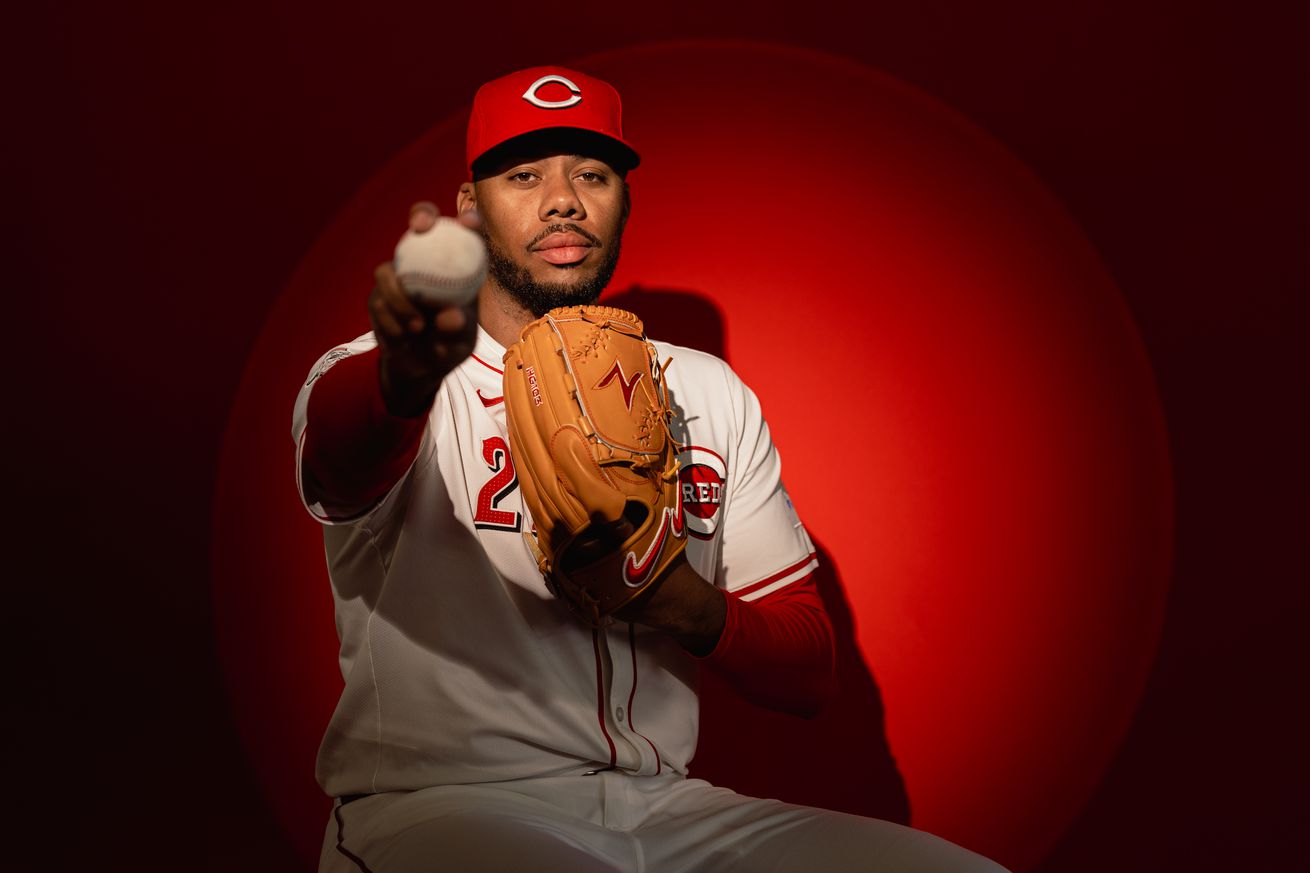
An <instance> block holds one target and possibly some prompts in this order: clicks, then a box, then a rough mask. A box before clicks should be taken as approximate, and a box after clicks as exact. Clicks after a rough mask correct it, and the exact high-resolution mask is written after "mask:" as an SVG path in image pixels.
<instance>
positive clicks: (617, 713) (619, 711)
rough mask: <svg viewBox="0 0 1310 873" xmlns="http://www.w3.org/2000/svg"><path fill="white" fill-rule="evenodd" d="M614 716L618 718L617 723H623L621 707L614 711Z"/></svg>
mask: <svg viewBox="0 0 1310 873" xmlns="http://www.w3.org/2000/svg"><path fill="white" fill-rule="evenodd" d="M614 715H615V716H617V717H618V719H619V721H623V707H621V706H620V707H619V708H618V709H616V710H614Z"/></svg>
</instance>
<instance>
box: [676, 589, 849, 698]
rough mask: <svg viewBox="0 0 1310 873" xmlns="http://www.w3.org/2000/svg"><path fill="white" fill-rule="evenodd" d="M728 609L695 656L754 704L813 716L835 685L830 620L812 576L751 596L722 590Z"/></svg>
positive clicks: (834, 653) (832, 691) (831, 692)
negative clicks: (704, 651) (709, 647)
mask: <svg viewBox="0 0 1310 873" xmlns="http://www.w3.org/2000/svg"><path fill="white" fill-rule="evenodd" d="M724 598H725V600H726V601H727V605H728V613H727V618H726V620H725V622H724V625H723V633H722V634H721V635H720V636H719V642H718V645H716V646H715V648H714V651H712V652H710V653H709V654H708V655H706V656H705V657H704V658H702V659H701V661H702V663H704V664H705V666H706V667H708V668H709V669H711V670H713V671H714V672H715V673H717V674H718V675H719V676H721V677H722V678H723V679H724V680H725V681H726V682H727V683H728V684H729V685H731V686H732V687H733V688H734V689H735V690H736V691H737V693H738V694H740V695H741V696H742V697H744V698H746V699H747V700H749V701H750V702H751V703H755V704H757V705H759V706H763V707H766V708H768V709H776V710H781V711H783V712H790V713H792V714H794V715H799V716H802V717H805V718H810V717H813V716H814V715H816V714H818V712H819V710H820V709H822V708H823V706H824V705H825V704H826V703H827V702H828V701H830V700H831V699H832V697H833V696H834V695H835V694H836V691H837V675H836V649H835V647H834V644H833V632H832V622H831V621H830V620H829V618H828V613H827V611H826V610H825V609H824V607H823V600H822V599H821V598H820V597H819V591H818V587H817V585H815V582H814V577H813V576H812V575H811V576H807V577H805V578H804V579H801V580H799V581H797V582H794V583H792V584H791V585H788V586H787V587H786V588H783V589H781V590H779V591H775V592H773V593H772V594H768V595H766V596H764V597H761V598H760V599H758V600H754V601H745V600H741V599H740V598H738V597H736V596H734V595H733V594H730V593H725V594H724Z"/></svg>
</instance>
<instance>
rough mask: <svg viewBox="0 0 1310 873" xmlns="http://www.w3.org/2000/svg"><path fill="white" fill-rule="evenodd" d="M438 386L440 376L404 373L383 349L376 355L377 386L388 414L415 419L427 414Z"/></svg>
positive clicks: (439, 385) (439, 384)
mask: <svg viewBox="0 0 1310 873" xmlns="http://www.w3.org/2000/svg"><path fill="white" fill-rule="evenodd" d="M440 387H441V377H440V376H434V375H430V374H426V373H422V374H405V373H404V371H403V368H400V367H397V366H396V362H395V360H394V359H393V358H392V357H391V355H389V354H388V353H387V352H386V351H385V350H383V351H382V353H381V355H380V356H379V358H378V389H379V391H380V392H381V394H382V404H383V406H384V407H385V408H386V410H387V413H388V414H389V415H392V416H394V417H396V418H418V417H420V416H422V415H424V414H426V413H427V411H428V409H429V408H430V407H431V406H432V401H433V398H435V397H436V396H437V389H438V388H440Z"/></svg>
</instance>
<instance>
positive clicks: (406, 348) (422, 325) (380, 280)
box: [368, 200, 482, 418]
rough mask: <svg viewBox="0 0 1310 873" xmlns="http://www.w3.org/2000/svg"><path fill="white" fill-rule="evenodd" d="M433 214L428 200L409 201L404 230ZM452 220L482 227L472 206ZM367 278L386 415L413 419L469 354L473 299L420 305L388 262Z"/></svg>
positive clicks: (424, 224)
mask: <svg viewBox="0 0 1310 873" xmlns="http://www.w3.org/2000/svg"><path fill="white" fill-rule="evenodd" d="M439 214H440V213H439V212H438V210H437V207H436V205H435V204H434V203H432V202H431V201H427V200H424V201H420V202H418V203H415V204H414V205H413V206H411V207H410V210H409V228H410V230H412V231H414V232H415V233H426V232H427V231H429V230H431V229H432V227H433V226H434V225H435V224H436V222H437V217H438V215H439ZM457 220H458V221H459V223H460V224H462V225H464V226H465V227H467V228H469V229H470V230H480V229H481V228H482V219H481V217H480V216H479V215H478V213H477V212H476V211H474V210H469V211H466V212H461V213H460V214H459V216H458V218H457ZM373 280H374V286H373V291H372V293H370V294H369V297H368V315H369V321H370V322H371V323H372V325H373V334H374V336H376V337H377V341H378V346H379V348H380V349H381V353H382V358H381V364H380V373H379V378H380V381H381V386H382V396H383V400H384V401H385V402H386V405H387V410H388V411H389V412H391V414H393V415H397V416H400V417H404V418H413V417H416V416H418V415H422V414H423V413H424V412H425V411H426V410H427V408H428V406H430V405H431V403H432V398H433V396H434V395H435V394H436V392H437V388H439V387H440V385H441V380H442V379H444V378H445V377H446V374H447V373H449V372H450V371H451V370H453V369H455V367H457V366H459V364H460V363H462V362H463V361H464V360H465V359H466V358H467V357H468V356H469V355H471V354H472V353H473V345H474V342H475V341H476V339H477V330H478V304H477V298H476V297H475V298H474V299H473V300H472V301H470V302H469V303H467V304H465V305H454V306H441V307H435V308H434V307H430V306H425V305H423V304H421V303H419V302H418V301H416V300H415V299H414V298H413V297H411V296H410V295H409V294H408V293H406V292H405V289H404V288H403V287H402V286H401V284H400V281H399V280H398V279H397V278H396V271H395V269H394V268H393V266H392V263H391V262H390V261H385V262H383V263H381V264H379V265H378V266H377V269H376V270H374V271H373Z"/></svg>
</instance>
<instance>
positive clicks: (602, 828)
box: [293, 67, 1000, 873]
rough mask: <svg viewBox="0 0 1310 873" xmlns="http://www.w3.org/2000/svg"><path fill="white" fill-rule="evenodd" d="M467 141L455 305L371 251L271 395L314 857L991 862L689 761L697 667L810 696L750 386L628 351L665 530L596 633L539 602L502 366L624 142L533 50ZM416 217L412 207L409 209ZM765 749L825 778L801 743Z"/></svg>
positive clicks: (605, 98)
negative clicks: (469, 243) (711, 774)
mask: <svg viewBox="0 0 1310 873" xmlns="http://www.w3.org/2000/svg"><path fill="white" fill-rule="evenodd" d="M467 145H468V149H467V159H468V169H469V179H468V181H467V182H465V183H464V184H463V185H461V187H460V189H459V192H458V196H457V201H456V202H457V212H458V216H459V220H460V221H461V222H463V223H464V224H465V225H466V226H468V227H471V228H475V229H477V230H479V231H480V232H481V234H482V236H483V238H484V240H485V242H486V247H487V254H488V263H489V269H488V276H487V279H486V281H485V282H484V283H483V285H482V287H481V289H480V292H479V295H478V298H477V300H476V301H475V302H474V303H471V304H469V305H467V306H447V307H440V308H436V309H432V308H427V307H424V306H421V305H419V304H418V303H416V302H415V301H414V300H412V299H411V298H410V297H409V296H407V294H406V293H405V292H404V290H403V289H402V287H401V286H400V285H399V283H398V282H397V280H396V276H395V273H394V271H393V270H392V268H391V265H390V264H383V265H381V266H379V267H378V269H377V271H376V273H375V280H376V285H375V287H374V289H373V291H372V293H371V295H370V297H369V300H368V311H369V317H370V320H371V323H372V330H371V331H370V332H369V333H367V334H365V335H363V336H361V337H359V338H358V339H356V340H354V341H352V342H347V343H344V344H342V345H340V346H338V347H336V348H334V349H332V350H330V351H329V352H327V354H325V355H324V356H323V357H322V358H320V359H319V361H318V362H317V363H316V364H315V365H314V366H313V368H312V369H311V371H310V374H309V378H308V380H307V382H306V383H305V385H304V387H303V388H302V390H301V392H300V396H299V398H298V399H297V401H296V406H295V412H294V424H293V436H294V437H295V440H296V445H297V461H296V466H297V483H298V486H299V488H300V492H301V495H302V498H303V500H304V504H305V506H306V508H307V509H308V510H309V512H310V513H311V514H312V515H313V516H314V518H315V519H317V520H318V521H319V522H320V523H321V524H322V525H323V533H324V542H325V546H326V554H327V562H328V569H329V574H330V576H331V580H332V588H333V595H334V598H335V603H336V616H337V630H338V633H339V636H340V639H341V652H340V666H341V670H342V675H343V677H344V679H345V689H344V691H343V693H342V695H341V699H340V701H339V703H338V705H337V708H336V711H335V713H334V714H333V716H332V719H331V722H330V724H329V725H328V728H327V731H326V734H325V736H324V738H323V742H322V745H321V747H320V749H319V755H318V763H317V778H318V781H319V783H320V785H322V787H323V789H324V790H325V791H326V792H327V793H328V794H329V795H330V796H331V797H333V798H335V802H334V808H333V811H332V815H331V818H330V820H329V822H328V825H327V829H326V833H325V838H324V843H323V852H322V857H321V864H320V870H321V871H323V873H329V871H343V873H344V871H379V873H381V871H429V870H433V871H435V870H457V871H504V870H539V871H568V873H578V871H593V870H594V871H640V870H652V871H669V873H673V871H693V870H694V871H719V870H742V871H764V870H800V869H805V870H824V871H837V870H887V871H909V870H914V871H920V870H924V871H926V870H962V871H963V870H968V871H974V870H978V871H982V870H987V871H994V870H999V869H1000V868H999V867H997V866H996V865H995V864H993V863H992V862H990V861H988V860H987V859H985V858H982V857H980V856H978V855H976V854H973V853H971V852H968V851H967V850H965V849H962V848H960V847H958V846H955V845H953V844H951V843H948V842H946V841H944V840H941V839H939V838H937V837H934V836H931V835H929V834H926V833H923V832H920V831H916V830H913V829H910V828H906V827H903V826H900V825H896V824H891V823H888V822H883V821H878V820H874V819H868V818H862V817H859V816H853V815H847V814H844V813H838V812H832V811H828V810H821V809H815V808H810V807H803V806H796V805H792V804H786V803H782V802H779V801H775V800H762V799H756V798H750V797H743V796H740V795H738V794H736V793H734V792H732V791H730V790H728V789H726V788H719V787H714V786H712V785H710V784H708V783H706V782H704V781H703V780H698V779H691V778H688V777H687V767H688V763H689V762H690V760H691V757H692V754H693V752H694V750H695V746H696V734H697V716H698V703H697V692H696V688H697V674H698V670H699V669H700V667H701V666H702V665H703V666H705V667H706V668H708V669H711V670H714V671H716V672H718V673H719V674H720V675H722V676H723V677H724V678H725V679H726V680H727V682H728V683H730V684H731V686H733V687H734V688H735V689H736V690H737V691H738V692H739V693H741V694H742V695H744V696H745V697H746V698H747V699H749V700H752V701H754V702H756V703H758V704H760V705H762V706H766V707H770V708H773V709H777V710H782V711H787V712H792V713H796V714H800V715H810V714H813V713H815V712H816V711H818V710H819V708H820V707H821V706H822V705H823V703H824V701H825V699H826V698H828V697H829V696H830V695H831V693H832V691H833V685H834V675H833V673H834V655H833V641H832V629H831V626H830V624H829V620H828V617H827V615H826V614H825V612H824V608H823V605H822V602H821V601H820V599H819V596H818V594H817V592H816V590H815V586H814V582H813V578H812V574H813V571H814V569H815V566H816V558H815V551H814V547H813V545H812V543H811V541H810V538H809V536H808V535H807V533H806V531H805V528H804V526H803V525H802V524H801V521H800V519H799V517H798V516H797V513H796V510H795V508H794V507H793V506H792V504H791V501H790V500H789V499H788V497H787V493H786V491H785V490H784V488H783V485H782V480H781V470H780V464H779V459H778V453H777V451H776V450H775V448H774V446H773V443H772V442H771V440H770V437H769V429H768V426H767V425H766V424H765V421H764V418H763V416H762V414H761V411H760V404H759V401H758V400H757V399H756V397H755V395H754V394H753V393H752V392H751V391H750V389H749V388H747V387H746V386H745V385H744V384H743V383H742V382H741V380H740V379H738V378H737V376H736V375H735V374H734V373H733V371H732V370H731V369H730V368H729V367H728V365H727V364H725V363H724V362H723V361H722V360H720V359H718V358H716V357H714V356H711V355H708V354H705V353H702V352H698V351H694V350H691V349H687V348H681V347H678V346H674V345H670V344H667V343H661V342H654V343H653V345H654V348H655V349H656V351H657V352H658V355H659V358H660V360H661V361H664V360H668V359H671V360H672V363H671V364H669V365H668V366H667V367H665V369H664V379H665V380H666V387H667V390H668V395H669V398H670V400H671V402H672V404H673V407H674V410H675V415H674V416H673V421H672V423H671V425H670V427H671V429H672V434H673V436H674V437H675V438H676V442H675V443H673V445H675V446H676V447H677V455H678V460H679V461H680V468H681V472H680V477H681V478H680V481H679V482H678V492H677V493H678V495H679V496H680V498H681V501H682V505H681V518H680V519H679V527H678V529H677V530H676V531H675V534H680V535H682V536H685V538H686V544H685V549H683V550H681V551H680V552H678V553H677V556H676V558H674V559H672V561H671V564H670V566H669V567H668V568H667V569H666V570H665V571H664V572H662V573H661V574H660V578H659V579H658V581H657V582H656V583H655V584H653V585H652V586H651V587H650V588H649V589H648V590H646V591H644V592H643V595H642V596H641V597H640V598H637V599H635V600H633V601H632V602H630V603H628V604H626V605H625V606H624V607H623V608H622V609H619V610H618V611H617V612H616V613H615V614H614V615H613V616H611V617H610V619H609V621H608V623H603V624H601V625H600V626H589V625H588V624H587V623H584V622H582V621H580V620H579V619H578V617H577V615H575V614H574V611H572V610H570V609H569V608H568V606H567V605H566V604H565V603H564V602H562V600H561V599H560V598H559V597H557V596H556V592H555V591H554V589H552V587H550V586H548V584H547V582H546V580H545V579H544V578H543V573H542V571H541V569H540V568H539V566H538V555H537V554H535V553H534V551H535V550H534V548H533V536H532V533H533V529H534V524H533V519H532V518H531V517H530V516H529V513H528V512H527V511H526V508H525V501H524V499H523V488H522V487H521V485H522V482H521V481H520V471H519V470H518V469H516V466H515V458H514V457H513V456H512V453H511V448H510V437H509V429H508V427H507V422H506V405H507V404H506V402H505V388H504V385H505V376H504V364H503V361H504V359H505V356H506V351H507V349H510V348H511V347H512V346H514V344H515V343H516V342H517V341H518V339H519V335H520V331H521V330H522V329H523V328H524V326H525V325H528V324H529V323H530V322H533V321H534V320H536V319H538V318H540V317H541V316H543V315H545V314H546V313H547V312H548V311H549V310H552V309H554V308H555V307H561V306H579V305H586V304H592V303H594V302H595V300H596V298H597V296H598V295H599V294H600V292H601V290H602V289H603V288H604V287H605V285H606V283H607V282H608V281H609V278H610V276H611V275H612V273H613V270H614V267H615V264H616V263H617V260H618V256H619V245H620V240H621V238H622V234H623V228H624V224H625V222H626V220H627V217H628V213H629V210H630V208H631V207H630V202H631V201H630V197H629V189H628V182H627V174H628V173H629V172H630V171H631V170H633V169H634V168H635V167H637V165H638V162H639V157H638V155H637V153H636V151H635V150H634V149H633V148H632V146H631V145H630V144H629V143H628V142H627V141H626V140H625V139H624V137H623V132H622V128H621V124H620V102H619V95H618V93H617V92H616V91H615V90H614V89H613V88H612V87H611V86H610V85H608V84H606V83H605V82H602V81H600V80H598V79H595V78H593V77H591V76H588V75H585V74H583V73H581V72H578V71H575V70H569V69H563V68H558V67H538V68H533V69H528V70H521V71H518V72H515V73H512V74H510V75H508V76H505V77H503V78H500V79H497V80H495V81H492V82H489V83H487V84H486V85H484V86H483V87H482V88H481V89H480V90H479V91H478V93H477V95H476V97H475V99H474V105H473V113H472V117H471V119H470V121H469V128H468V140H467ZM435 218H436V210H435V208H434V207H432V206H431V204H420V205H419V206H418V207H416V208H415V209H414V210H413V211H412V213H411V218H410V222H411V228H412V229H413V230H416V231H420V232H421V231H423V230H425V229H427V228H429V227H430V226H431V225H432V224H433V222H434V220H435ZM616 375H617V376H618V379H617V382H616V388H617V387H622V389H623V390H624V391H631V390H632V389H631V386H632V385H633V384H635V382H636V377H635V376H634V375H631V374H625V373H623V372H618V373H617V374H616ZM516 421H517V418H516ZM684 528H685V529H684ZM525 534H526V536H525ZM619 536H620V538H621V536H622V533H620V535H619ZM593 545H594V547H595V548H598V549H601V550H602V551H603V550H604V549H607V548H613V546H612V545H611V544H608V540H606V539H605V538H604V537H600V538H599V539H598V540H597V541H596V544H593ZM741 729H742V730H743V731H749V729H750V727H749V725H742V726H741ZM778 753H779V754H810V755H813V756H814V758H815V766H823V767H830V768H831V769H832V772H833V778H841V761H840V758H839V757H835V758H834V759H832V760H825V758H826V755H827V754H828V753H827V752H826V751H825V750H818V749H816V750H808V751H806V750H793V749H788V750H778ZM760 764H761V766H764V767H767V766H768V762H767V761H761V762H760Z"/></svg>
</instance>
